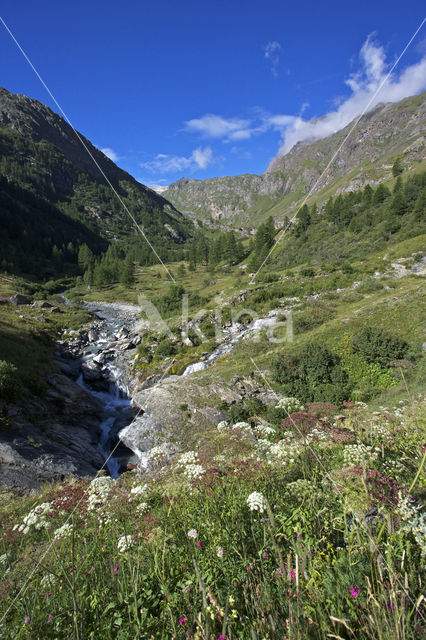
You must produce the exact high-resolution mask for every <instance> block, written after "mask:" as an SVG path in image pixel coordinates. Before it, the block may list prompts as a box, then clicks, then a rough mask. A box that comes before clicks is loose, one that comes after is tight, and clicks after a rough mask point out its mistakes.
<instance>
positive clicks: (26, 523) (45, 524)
mask: <svg viewBox="0 0 426 640" xmlns="http://www.w3.org/2000/svg"><path fill="white" fill-rule="evenodd" d="M51 511H52V506H51V504H50V503H49V502H43V503H42V504H40V505H38V507H34V509H32V510H31V511H30V512H29V514H28V515H26V516H25V518H24V519H23V520H22V524H15V526H14V527H13V529H14V531H15V530H18V531H19V532H20V533H23V534H27V533H28V532H29V530H30V529H31V527H34V529H38V530H40V529H49V527H50V522H49V521H48V520H47V519H46V515H47V514H48V513H50V512H51Z"/></svg>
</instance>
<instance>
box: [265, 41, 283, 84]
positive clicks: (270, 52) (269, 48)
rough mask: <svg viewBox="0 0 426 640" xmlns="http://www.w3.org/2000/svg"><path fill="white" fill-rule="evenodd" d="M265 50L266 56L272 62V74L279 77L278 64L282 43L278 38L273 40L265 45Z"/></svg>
mask: <svg viewBox="0 0 426 640" xmlns="http://www.w3.org/2000/svg"><path fill="white" fill-rule="evenodd" d="M263 50H264V52H265V54H264V57H265V59H266V60H268V62H269V64H270V67H271V72H272V75H273V76H274V77H275V78H277V77H278V66H279V64H280V54H281V45H280V43H279V42H277V41H276V40H272V41H270V42H268V43H267V44H266V45H265V46H264V47H263Z"/></svg>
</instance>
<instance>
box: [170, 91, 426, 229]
mask: <svg viewBox="0 0 426 640" xmlns="http://www.w3.org/2000/svg"><path fill="white" fill-rule="evenodd" d="M354 122H356V120H355V121H353V122H351V123H350V124H349V125H347V126H346V127H344V128H343V129H341V130H340V131H337V132H336V133H334V134H332V135H330V136H328V137H326V138H321V139H319V140H315V141H303V142H299V143H297V144H296V145H295V146H294V147H293V148H292V149H291V150H290V151H289V152H288V153H287V154H285V155H284V156H277V157H276V158H274V159H273V160H272V161H271V163H270V164H269V166H268V167H267V169H266V171H265V173H263V174H260V175H256V174H244V175H241V176H223V177H218V178H209V179H207V180H204V181H197V180H192V179H188V178H183V179H181V180H179V181H177V182H174V183H172V184H171V185H169V187H168V189H167V190H166V191H164V196H165V197H166V198H168V199H169V200H170V201H171V202H173V204H174V205H175V206H176V207H178V208H179V209H180V210H181V211H183V212H184V213H186V214H190V215H192V216H194V217H200V218H202V219H207V220H209V219H211V220H213V221H216V222H217V221H223V220H224V221H226V222H230V221H234V222H236V224H238V225H242V226H250V225H252V222H253V219H254V220H255V221H256V222H258V221H260V220H262V219H263V218H262V215H263V217H265V216H266V214H267V212H268V211H270V210H271V209H273V208H274V206H276V205H277V204H279V203H280V201H281V200H282V204H283V207H282V208H283V210H289V211H290V212H291V211H294V209H296V208H297V205H298V203H299V202H300V200H301V199H302V198H304V197H306V195H307V194H309V193H310V192H311V191H312V193H313V194H317V193H319V192H320V191H321V190H323V189H325V188H329V187H332V186H333V185H334V184H335V185H336V193H338V192H339V191H337V189H339V185H338V184H337V183H338V182H339V180H342V179H344V180H346V183H345V184H344V185H343V186H342V188H341V191H351V190H355V189H359V188H361V187H363V186H365V185H366V184H367V183H370V184H373V185H374V184H378V183H379V182H380V181H382V180H383V179H384V178H385V177H386V175H387V174H388V173H389V171H390V169H391V167H392V163H393V161H394V160H395V158H396V157H397V156H403V159H404V160H405V162H406V164H408V165H410V167H411V166H414V165H415V164H416V162H417V161H422V160H423V159H424V156H425V149H426V143H425V135H424V134H425V131H426V92H424V93H422V94H419V95H416V96H412V97H410V98H405V99H404V100H401V101H400V102H397V103H384V104H383V103H382V104H379V105H377V106H376V107H374V108H373V109H372V110H371V111H368V112H367V113H366V114H364V115H363V116H362V117H361V118H360V120H359V123H358V124H357V127H356V129H354V135H353V137H352V138H349V139H348V140H347V142H346V143H345V146H344V147H343V148H342V150H341V152H340V153H339V156H338V157H337V158H336V162H334V163H333V165H332V166H330V167H329V169H328V171H327V174H326V175H323V176H322V173H323V171H324V170H325V169H326V168H327V165H328V163H329V162H330V160H331V158H332V157H333V154H334V153H335V152H336V150H337V149H338V148H339V147H340V146H341V144H342V142H343V141H344V140H345V138H346V136H347V135H348V133H349V132H350V131H351V129H352V128H353V127H354ZM410 167H409V168H410ZM406 168H407V167H406ZM347 178H348V179H347ZM283 212H284V211H283ZM258 214H260V216H259V215H258Z"/></svg>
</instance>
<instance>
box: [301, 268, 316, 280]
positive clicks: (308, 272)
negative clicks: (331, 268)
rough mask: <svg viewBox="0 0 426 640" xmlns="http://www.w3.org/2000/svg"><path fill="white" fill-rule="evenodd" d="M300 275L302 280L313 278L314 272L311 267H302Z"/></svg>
mask: <svg viewBox="0 0 426 640" xmlns="http://www.w3.org/2000/svg"><path fill="white" fill-rule="evenodd" d="M300 275H301V276H302V277H303V278H313V277H314V275H315V271H314V270H313V269H312V268H311V267H304V268H303V269H301V270H300Z"/></svg>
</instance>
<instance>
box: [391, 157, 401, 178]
mask: <svg viewBox="0 0 426 640" xmlns="http://www.w3.org/2000/svg"><path fill="white" fill-rule="evenodd" d="M403 171H404V167H403V165H402V161H401V158H397V159H396V160H395V162H394V163H393V167H392V175H393V177H394V178H396V177H397V176H399V175H401V173H402V172H403Z"/></svg>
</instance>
